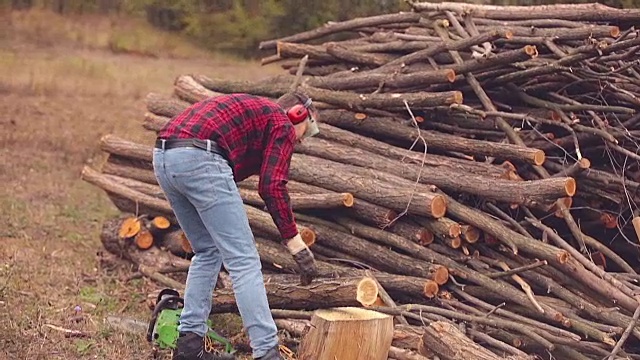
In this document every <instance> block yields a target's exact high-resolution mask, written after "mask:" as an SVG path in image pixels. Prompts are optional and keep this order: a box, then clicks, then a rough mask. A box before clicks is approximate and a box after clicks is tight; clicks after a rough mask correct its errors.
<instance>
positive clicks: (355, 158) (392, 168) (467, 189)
mask: <svg viewBox="0 0 640 360" xmlns="http://www.w3.org/2000/svg"><path fill="white" fill-rule="evenodd" d="M296 151H297V152H299V153H302V154H306V155H312V156H317V157H320V158H324V159H327V160H331V161H335V162H340V163H345V164H350V165H356V166H361V167H365V168H368V169H376V170H381V171H385V172H388V173H390V174H396V175H399V176H401V177H403V178H405V179H408V180H412V181H418V182H420V183H423V184H428V185H435V186H438V187H439V188H441V189H443V190H449V191H455V192H464V193H469V194H474V195H478V196H481V197H483V198H485V199H491V200H497V201H501V202H506V203H510V204H523V205H527V206H534V207H535V206H536V205H537V204H539V203H553V202H555V201H556V200H557V199H558V198H562V197H570V196H573V195H574V194H575V191H576V182H575V180H574V179H573V178H571V177H557V178H549V179H542V180H532V181H509V180H502V179H491V181H489V179H488V178H486V177H483V176H477V175H473V174H464V173H459V172H453V171H447V170H445V169H439V170H435V171H434V170H432V169H431V168H429V167H421V166H420V165H417V164H398V162H397V161H394V160H391V159H388V158H386V157H384V156H381V155H377V154H374V153H371V152H368V151H365V150H361V149H357V148H353V147H348V146H346V145H342V144H337V143H333V142H330V141H327V140H323V139H314V138H311V139H307V140H306V141H305V142H304V143H302V144H299V145H298V146H297V147H296Z"/></svg>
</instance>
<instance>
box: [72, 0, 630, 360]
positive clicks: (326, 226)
mask: <svg viewBox="0 0 640 360" xmlns="http://www.w3.org/2000/svg"><path fill="white" fill-rule="evenodd" d="M412 7H413V11H410V12H406V13H396V14H385V15H379V16H372V17H368V18H358V19H353V20H348V21H344V22H336V23H330V24H327V25H325V26H323V27H320V28H317V29H313V30H310V31H307V32H304V33H299V34H295V35H292V36H289V37H286V38H283V39H277V40H269V41H264V42H263V43H261V44H260V47H261V48H262V49H264V50H265V51H271V52H272V54H270V55H268V56H266V57H265V58H264V59H263V63H264V64H267V63H279V64H281V66H282V67H283V69H284V70H285V71H284V74H282V75H279V76H274V77H269V78H266V79H263V80H256V81H250V82H249V81H246V82H245V81H229V80H221V79H216V78H211V77H208V76H205V75H200V74H184V75H181V76H179V77H178V78H177V79H176V81H175V83H174V87H173V93H172V94H171V95H163V94H161V93H160V92H158V93H151V94H149V95H148V96H147V110H148V112H147V113H146V114H145V117H144V121H143V126H144V127H145V128H146V129H148V130H150V131H157V130H159V129H160V128H161V127H162V126H163V125H164V124H165V123H166V122H167V121H168V120H169V118H170V117H172V116H174V115H176V114H178V113H179V112H180V111H182V110H184V109H185V108H187V107H188V106H189V105H190V104H192V103H195V102H197V101H200V100H202V99H205V98H207V97H209V96H215V95H218V94H224V93H232V92H246V93H251V94H255V95H261V96H267V97H271V98H277V97H278V96H280V95H281V94H283V93H285V92H287V91H288V90H289V89H290V88H291V86H292V85H291V84H292V83H293V84H297V86H300V88H302V89H304V90H305V91H306V92H307V93H308V94H310V96H311V97H312V98H313V99H314V101H315V103H316V104H318V107H320V108H321V110H320V122H321V124H320V130H321V133H320V134H319V136H317V137H316V138H312V139H309V140H307V141H305V142H304V143H302V144H300V145H298V146H297V148H296V154H295V155H294V157H293V160H292V163H291V172H290V176H291V181H290V183H289V190H290V192H291V201H292V207H293V209H294V211H295V214H296V218H297V220H298V223H299V226H300V230H301V233H302V235H303V238H304V240H305V241H306V242H307V244H309V246H310V247H311V248H312V250H313V251H314V253H315V254H316V256H317V259H318V266H319V268H320V270H321V272H322V278H320V279H318V280H316V283H315V284H314V285H311V286H308V287H306V288H305V289H304V291H297V290H302V288H303V287H302V286H300V285H299V284H298V277H297V275H295V273H296V271H297V269H296V265H295V263H294V262H293V260H292V259H291V258H290V256H289V255H288V254H287V252H286V250H285V248H284V247H283V246H282V245H281V244H280V243H279V241H280V239H279V236H278V233H277V230H276V227H275V225H274V223H273V221H272V220H271V218H270V216H269V214H268V212H267V211H266V210H265V208H264V203H263V202H262V200H261V198H260V196H259V195H258V192H257V185H258V178H257V177H251V178H249V179H247V180H244V181H242V182H240V183H239V184H238V187H239V190H240V194H241V196H242V199H243V200H244V202H245V206H246V210H247V214H248V216H249V220H250V225H251V227H252V229H253V231H254V234H255V237H256V243H257V246H258V250H259V253H260V257H261V259H262V261H263V265H264V268H263V271H264V274H265V279H266V282H267V285H266V286H267V290H268V294H269V299H270V302H271V306H272V308H273V309H274V310H273V313H274V316H275V317H276V318H277V321H278V326H279V327H280V328H281V329H283V330H286V333H287V334H289V335H291V336H292V339H299V338H300V337H302V335H303V334H304V333H305V331H307V330H308V328H309V326H308V324H309V319H310V318H311V313H312V311H313V310H315V309H320V308H325V309H326V308H332V307H338V306H358V307H366V308H368V309H374V310H377V311H380V312H384V313H387V314H390V315H393V316H394V317H395V321H396V322H395V325H394V326H395V332H394V337H393V342H392V345H391V350H390V351H389V355H388V357H389V358H390V359H428V358H431V357H432V356H434V355H437V356H438V357H439V358H440V359H501V358H505V357H506V358H514V359H516V358H517V359H525V358H532V356H533V355H539V356H541V357H543V358H546V357H548V356H549V355H548V354H552V355H553V356H555V357H556V358H559V359H604V358H607V357H608V356H609V355H610V354H617V355H616V356H620V357H625V356H626V357H628V358H634V359H635V358H640V355H637V352H636V349H637V348H638V340H640V328H639V327H637V326H636V321H637V319H638V317H639V316H640V310H639V304H640V302H639V301H638V297H637V294H638V290H639V289H640V285H638V280H639V279H640V275H638V273H637V270H638V250H637V246H638V245H637V244H638V241H639V240H638V234H640V217H639V214H638V210H637V206H636V202H637V201H638V200H640V196H639V195H638V190H639V188H640V167H639V162H638V160H640V155H639V154H638V142H637V140H636V139H637V138H638V135H640V114H639V113H638V110H639V109H640V101H639V100H638V96H640V66H639V64H638V55H639V54H640V53H639V49H640V36H638V35H639V34H638V31H636V30H635V29H634V28H633V24H634V23H637V22H638V21H640V10H619V9H613V8H609V7H606V6H603V5H599V4H580V5H552V6H531V7H517V6H510V7H507V6H505V7H503V6H489V5H471V4H465V3H446V2H445V3H412ZM327 38H329V39H327ZM273 53H275V54H273ZM300 70H302V71H300ZM100 147H101V149H102V150H104V151H105V152H107V153H108V154H109V156H108V160H107V161H106V163H105V164H104V166H102V168H101V169H100V170H97V169H92V168H90V167H85V169H84V170H83V175H82V176H83V178H84V179H85V180H86V181H88V182H90V183H92V184H94V185H96V186H98V187H99V188H101V189H103V190H104V191H105V192H106V193H107V194H108V195H109V197H110V198H111V200H112V201H113V203H114V204H115V205H116V206H117V207H118V208H119V209H120V210H121V211H122V212H123V215H122V216H120V217H118V218H114V219H108V220H107V221H106V222H105V224H104V229H103V233H102V237H101V238H102V241H103V244H104V246H105V248H106V249H107V250H108V251H109V252H111V253H114V254H118V255H120V256H122V257H125V258H127V259H129V260H130V261H132V262H133V263H134V264H136V265H138V270H139V271H140V273H142V274H143V275H146V276H149V277H151V278H152V279H155V280H156V281H159V282H161V283H163V284H169V285H175V286H183V285H182V284H183V281H184V273H182V274H179V276H182V277H178V275H175V273H176V272H178V271H182V272H184V271H186V269H187V268H188V264H189V257H190V256H191V255H190V254H191V253H190V251H191V250H190V248H189V246H188V241H187V239H186V237H185V236H184V234H182V233H181V230H180V228H179V225H178V224H177V223H176V221H175V218H174V216H173V212H172V210H171V207H170V206H169V204H168V203H167V202H166V200H165V198H164V196H163V194H162V191H161V190H160V188H159V187H158V186H157V183H156V180H155V177H154V174H153V171H152V165H151V158H152V144H150V143H149V144H145V143H136V142H133V141H129V140H127V139H125V138H121V137H117V136H115V135H111V134H109V135H106V136H104V137H103V138H102V141H101V143H100ZM149 234H150V235H151V240H149V239H150V237H149ZM140 237H143V238H142V239H140ZM224 280H225V277H222V281H220V282H219V284H218V287H217V289H216V292H215V295H214V306H213V312H216V313H221V312H233V311H236V308H235V304H234V298H233V291H232V289H231V287H230V285H229V283H228V281H224ZM227 280H228V279H227ZM451 325H455V326H451ZM354 340H355V339H354ZM292 341H294V340H292ZM294 342H295V341H294ZM614 358H616V357H615V356H611V357H609V359H614Z"/></svg>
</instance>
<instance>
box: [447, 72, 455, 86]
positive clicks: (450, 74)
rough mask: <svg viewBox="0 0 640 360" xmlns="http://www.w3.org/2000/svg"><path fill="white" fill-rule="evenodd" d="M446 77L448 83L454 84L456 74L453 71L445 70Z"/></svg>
mask: <svg viewBox="0 0 640 360" xmlns="http://www.w3.org/2000/svg"><path fill="white" fill-rule="evenodd" d="M446 76H447V80H448V81H449V82H451V83H452V82H454V81H456V72H455V71H454V70H453V69H447V70H446Z"/></svg>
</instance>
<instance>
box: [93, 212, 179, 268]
mask: <svg viewBox="0 0 640 360" xmlns="http://www.w3.org/2000/svg"><path fill="white" fill-rule="evenodd" d="M130 216H132V214H131V213H122V214H120V215H119V216H117V217H113V218H109V219H107V220H105V221H104V222H103V224H102V228H101V230H100V242H101V244H102V246H103V247H104V248H105V250H107V251H108V252H109V253H111V254H114V255H116V256H118V257H120V258H123V259H126V260H128V261H131V262H132V263H133V264H135V265H143V266H147V267H149V268H154V269H161V268H169V267H180V268H188V267H189V264H190V261H189V260H185V259H181V258H179V257H177V256H173V255H172V254H171V253H169V252H168V251H163V250H161V249H159V248H157V247H152V248H150V249H148V250H140V249H138V248H137V247H136V246H135V245H134V244H133V243H132V241H131V240H126V239H122V238H120V237H119V236H118V230H119V229H120V226H121V225H122V222H123V221H124V219H126V218H128V217H130Z"/></svg>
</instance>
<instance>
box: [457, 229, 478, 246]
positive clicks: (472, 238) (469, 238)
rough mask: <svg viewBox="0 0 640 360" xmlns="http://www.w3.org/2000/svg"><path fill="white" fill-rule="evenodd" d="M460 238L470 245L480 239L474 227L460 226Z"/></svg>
mask: <svg viewBox="0 0 640 360" xmlns="http://www.w3.org/2000/svg"><path fill="white" fill-rule="evenodd" d="M461 228H462V236H463V237H464V240H465V241H466V242H468V243H470V244H473V243H475V242H477V241H478V239H480V230H479V229H478V228H476V227H475V226H471V225H462V226H461Z"/></svg>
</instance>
